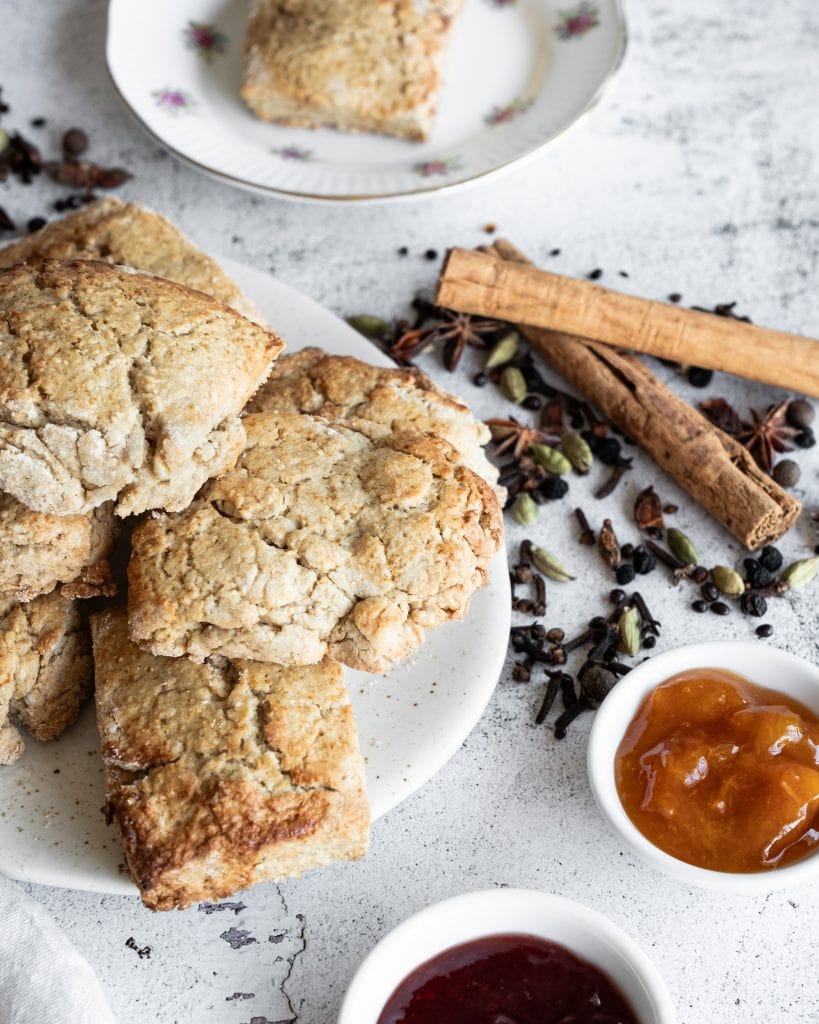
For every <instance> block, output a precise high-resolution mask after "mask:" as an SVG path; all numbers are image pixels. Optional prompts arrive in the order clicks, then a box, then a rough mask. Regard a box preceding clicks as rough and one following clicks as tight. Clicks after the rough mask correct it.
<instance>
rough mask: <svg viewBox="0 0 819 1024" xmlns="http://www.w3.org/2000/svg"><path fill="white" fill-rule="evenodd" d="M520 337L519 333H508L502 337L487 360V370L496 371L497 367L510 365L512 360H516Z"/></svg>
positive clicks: (485, 367)
mask: <svg viewBox="0 0 819 1024" xmlns="http://www.w3.org/2000/svg"><path fill="white" fill-rule="evenodd" d="M519 340H520V336H519V335H518V332H517V331H507V332H506V334H504V335H502V336H501V337H500V338H498V340H497V341H496V342H495V344H494V345H493V346H492V351H491V352H490V353H489V356H488V357H487V360H486V365H485V366H484V369H485V370H494V369H495V367H497V366H503V364H504V363H508V362H509V360H510V359H514V358H515V353H516V352H517V350H518V341H519Z"/></svg>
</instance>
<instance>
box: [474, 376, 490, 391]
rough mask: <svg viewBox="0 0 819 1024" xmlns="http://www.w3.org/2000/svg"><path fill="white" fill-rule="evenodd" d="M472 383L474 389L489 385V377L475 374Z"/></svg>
mask: <svg viewBox="0 0 819 1024" xmlns="http://www.w3.org/2000/svg"><path fill="white" fill-rule="evenodd" d="M472 383H473V384H474V385H475V387H476V388H482V387H485V386H486V385H487V384H488V383H489V377H488V376H487V375H486V374H485V373H476V374H475V376H474V377H473V378H472Z"/></svg>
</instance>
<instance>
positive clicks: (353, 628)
mask: <svg viewBox="0 0 819 1024" xmlns="http://www.w3.org/2000/svg"><path fill="white" fill-rule="evenodd" d="M244 423H245V429H246V431H247V438H248V441H247V447H246V448H245V450H244V451H243V452H242V454H241V456H240V457H239V460H238V462H237V464H236V466H235V468H234V469H232V470H231V471H230V472H229V473H226V474H225V476H223V477H222V478H221V479H220V480H215V481H212V482H211V483H210V484H208V485H207V486H206V487H205V488H204V489H203V491H202V493H201V494H200V496H199V498H198V499H197V501H196V502H194V504H193V505H191V507H190V508H189V509H187V510H186V511H185V512H183V513H181V514H179V515H172V516H168V515H160V516H155V517H154V518H151V519H148V520H146V521H145V522H143V523H141V524H140V525H139V526H138V527H137V529H136V530H135V531H134V535H133V538H132V556H131V562H130V564H129V567H128V581H129V585H128V602H129V604H128V607H129V616H130V628H131V637H132V639H134V640H135V641H136V642H137V643H139V644H140V645H141V646H143V647H145V648H146V649H148V650H150V651H152V652H153V653H155V654H162V655H166V656H171V657H173V656H180V655H187V656H188V657H191V658H193V659H194V660H198V661H201V660H203V659H204V658H206V657H207V656H208V655H211V654H219V655H223V656H225V657H228V658H252V659H256V660H259V661H267V662H275V663H277V664H281V665H296V664H303V665H306V664H314V663H317V662H319V661H321V660H322V659H323V658H326V657H330V658H333V659H335V660H336V661H341V662H343V663H344V664H346V665H350V666H352V667H353V668H360V669H365V670H367V671H371V672H381V671H384V670H386V669H387V668H389V666H390V665H391V664H392V662H394V661H395V660H396V659H398V658H401V657H403V656H404V655H406V654H408V653H409V652H410V651H412V650H414V649H415V648H416V647H418V646H419V644H420V643H421V641H422V640H423V637H424V631H425V630H427V629H429V628H431V627H433V626H436V625H438V624H440V623H442V622H446V621H447V620H449V619H456V618H462V617H463V616H464V614H465V613H466V609H467V606H468V603H469V599H470V597H471V596H472V594H473V593H474V592H475V591H476V590H477V589H478V588H479V587H482V586H483V585H484V584H485V583H486V582H487V578H488V567H489V560H490V559H491V557H492V555H493V554H494V553H495V551H497V549H498V547H499V545H500V543H501V538H502V515H501V510H500V506H499V504H498V501H497V498H496V497H495V494H494V493H493V491H492V489H491V488H490V487H489V485H488V484H486V483H485V482H484V481H483V480H482V479H481V478H480V477H479V476H477V475H476V474H475V473H473V472H472V470H470V469H467V468H466V466H463V465H461V463H460V458H459V456H458V453H457V452H456V451H455V449H454V448H453V447H452V446H451V445H449V444H447V442H446V441H443V440H442V439H440V438H438V437H435V436H434V435H430V434H414V433H397V434H391V435H389V436H388V437H385V438H383V439H380V440H371V439H370V438H368V437H366V436H365V435H364V434H362V433H359V432H357V431H354V430H350V429H348V428H346V427H342V426H334V425H333V424H330V423H328V422H327V421H326V420H322V419H319V418H318V417H314V416H307V415H299V414H296V413H255V414H253V415H250V416H247V417H245V420H244Z"/></svg>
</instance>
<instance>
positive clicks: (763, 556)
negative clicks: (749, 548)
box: [759, 544, 784, 572]
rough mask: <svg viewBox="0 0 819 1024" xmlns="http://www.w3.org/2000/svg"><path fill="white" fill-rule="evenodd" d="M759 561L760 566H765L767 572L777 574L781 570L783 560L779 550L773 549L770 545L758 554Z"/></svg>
mask: <svg viewBox="0 0 819 1024" xmlns="http://www.w3.org/2000/svg"><path fill="white" fill-rule="evenodd" d="M759 561H760V564H761V565H764V566H765V568H766V569H767V570H768V572H778V571H779V570H780V569H781V568H782V563H783V561H784V559H783V557H782V552H781V551H780V550H779V548H775V547H774V546H773V545H772V544H768V545H767V546H766V547H764V548H763V549H762V550H761V551H760V552H759Z"/></svg>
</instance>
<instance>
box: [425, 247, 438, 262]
mask: <svg viewBox="0 0 819 1024" xmlns="http://www.w3.org/2000/svg"><path fill="white" fill-rule="evenodd" d="M424 259H425V260H437V259H438V250H437V249H427V251H426V252H425V253H424Z"/></svg>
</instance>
